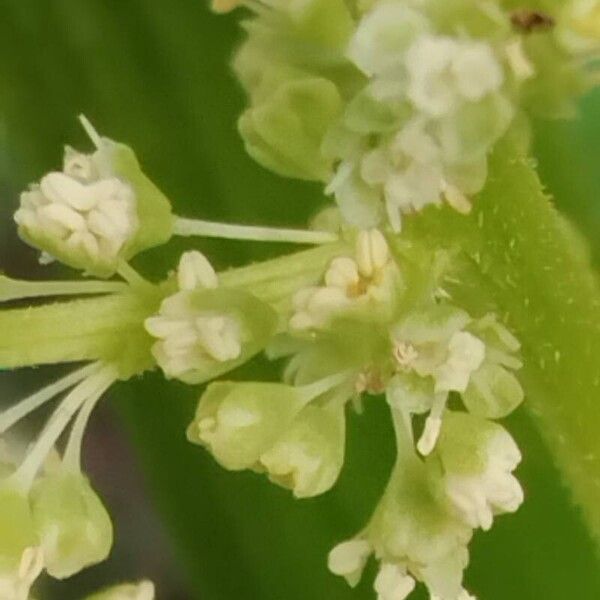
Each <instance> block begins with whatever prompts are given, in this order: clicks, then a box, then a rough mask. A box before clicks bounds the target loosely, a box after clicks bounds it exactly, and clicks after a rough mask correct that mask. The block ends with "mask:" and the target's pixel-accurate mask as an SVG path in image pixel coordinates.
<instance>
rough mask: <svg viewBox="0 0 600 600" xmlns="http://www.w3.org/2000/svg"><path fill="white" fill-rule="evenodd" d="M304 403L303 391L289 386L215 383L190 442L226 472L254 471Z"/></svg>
mask: <svg viewBox="0 0 600 600" xmlns="http://www.w3.org/2000/svg"><path fill="white" fill-rule="evenodd" d="M305 403H306V400H305V398H303V396H302V394H301V392H300V391H299V388H294V387H292V386H289V385H284V384H279V383H233V382H217V383H212V384H211V385H209V386H208V388H207V389H206V391H205V392H204V395H203V396H202V398H201V399H200V403H199V405H198V409H197V411H196V416H195V418H194V420H193V421H192V423H191V425H190V426H189V427H188V431H187V435H188V439H189V440H190V441H191V442H193V443H195V444H200V445H202V446H205V447H206V448H208V449H209V450H210V452H211V453H212V454H213V456H214V457H215V459H216V460H217V462H219V463H220V464H221V465H222V466H224V467H225V468H226V469H230V470H232V471H239V470H243V469H249V468H253V467H255V466H256V464H257V462H258V461H259V459H260V457H261V456H262V455H263V454H264V453H265V452H267V451H268V450H269V449H270V448H271V447H272V446H273V445H274V444H275V442H276V441H277V439H278V438H279V437H280V436H281V435H282V433H283V432H285V431H286V430H287V429H288V428H289V426H290V424H291V423H292V421H293V420H294V418H295V417H296V415H297V414H298V413H299V412H300V411H301V410H302V408H303V406H304V405H305Z"/></svg>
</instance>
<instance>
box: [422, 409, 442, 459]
mask: <svg viewBox="0 0 600 600" xmlns="http://www.w3.org/2000/svg"><path fill="white" fill-rule="evenodd" d="M441 429H442V419H441V417H432V416H429V417H427V419H426V421H425V429H424V430H423V433H422V434H421V437H420V438H419V442H418V443H417V450H418V451H419V452H420V453H421V454H422V455H423V456H427V455H429V454H431V452H432V451H433V449H434V448H435V445H436V443H437V440H438V438H439V437H440V431H441Z"/></svg>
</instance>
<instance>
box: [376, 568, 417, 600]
mask: <svg viewBox="0 0 600 600" xmlns="http://www.w3.org/2000/svg"><path fill="white" fill-rule="evenodd" d="M374 589H375V591H376V592H377V600H404V599H405V598H406V597H407V596H408V595H409V594H410V593H411V592H412V591H413V590H414V589H415V580H414V579H413V578H412V577H411V576H410V575H407V573H406V568H403V567H400V566H399V565H395V564H391V563H383V564H382V565H381V568H380V569H379V573H378V574H377V577H376V578H375V585H374Z"/></svg>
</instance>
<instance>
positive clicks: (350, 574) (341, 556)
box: [327, 539, 373, 587]
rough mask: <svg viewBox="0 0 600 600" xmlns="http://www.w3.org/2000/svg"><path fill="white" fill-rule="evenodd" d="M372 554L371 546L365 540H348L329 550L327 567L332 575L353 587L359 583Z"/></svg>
mask: <svg viewBox="0 0 600 600" xmlns="http://www.w3.org/2000/svg"><path fill="white" fill-rule="evenodd" d="M372 552H373V549H372V548H371V544H369V542H367V541H366V540H361V539H355V540H348V541H346V542H342V543H341V544H338V545H337V546H336V547H335V548H333V550H331V552H330V553H329V556H328V559H327V566H328V568H329V570H330V571H331V572H332V573H333V574H334V575H339V576H341V577H344V578H345V579H346V581H347V582H348V584H349V585H350V586H351V587H354V586H356V585H357V584H358V582H359V581H360V578H361V577H362V572H363V571H364V568H365V565H366V564H367V560H368V558H369V556H370V554H371V553H372Z"/></svg>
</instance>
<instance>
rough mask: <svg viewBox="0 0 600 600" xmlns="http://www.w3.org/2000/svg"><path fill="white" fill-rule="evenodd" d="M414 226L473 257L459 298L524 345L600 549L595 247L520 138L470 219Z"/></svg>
mask: <svg viewBox="0 0 600 600" xmlns="http://www.w3.org/2000/svg"><path fill="white" fill-rule="evenodd" d="M411 225H412V230H411V235H419V236H421V235H424V236H428V237H430V239H431V241H432V243H436V244H440V245H445V246H449V247H454V249H455V250H457V251H458V253H459V255H460V256H462V257H463V258H464V261H465V262H464V263H463V265H462V268H461V270H460V272H459V273H457V274H456V275H457V277H458V279H459V282H458V283H456V284H454V285H453V284H450V286H449V287H450V288H451V291H450V293H451V294H452V295H453V297H454V298H456V299H457V300H458V301H459V303H464V305H465V306H466V307H467V308H468V309H469V310H470V311H472V312H473V313H474V314H479V315H481V314H483V312H485V311H486V310H490V309H491V310H496V311H498V312H499V314H500V315H503V316H504V317H505V319H506V322H507V324H508V326H509V328H511V329H512V330H513V332H514V333H515V335H516V336H517V338H519V340H520V341H521V343H522V353H523V363H524V367H523V370H522V371H521V380H522V382H523V384H524V387H525V392H526V400H525V405H526V406H527V407H528V408H529V410H530V411H531V413H532V414H533V415H534V417H535V420H536V421H537V423H538V425H539V427H540V431H541V432H542V435H543V436H544V438H545V440H546V443H547V444H548V447H549V448H550V451H551V453H552V454H553V456H554V458H555V460H556V462H557V465H558V466H559V468H560V470H561V472H562V474H563V478H564V483H565V484H566V485H567V486H568V487H569V489H570V490H571V494H572V497H573V499H574V501H575V502H576V503H577V504H578V505H579V506H580V507H581V509H582V511H583V514H584V517H585V519H586V521H587V524H588V526H589V527H590V530H591V532H592V534H593V535H594V536H595V537H596V539H597V541H598V542H600V502H598V498H599V493H598V486H599V485H600V436H598V431H600V360H598V357H599V356H600V288H599V284H598V279H597V276H596V274H595V272H594V271H593V269H592V267H591V265H590V261H589V256H588V252H587V248H586V246H585V243H584V242H583V241H582V238H581V237H580V235H579V234H578V233H577V232H575V230H574V229H573V227H572V225H571V224H570V223H568V222H567V221H566V220H565V218H564V217H563V216H561V215H560V214H559V213H558V212H557V211H556V209H555V208H554V206H553V205H552V203H551V201H550V199H549V198H548V196H547V195H546V194H545V193H544V192H543V189H542V185H541V183H540V181H539V179H538V176H537V174H536V173H535V170H534V168H533V164H532V162H531V161H529V160H527V159H525V158H523V157H522V156H521V154H520V150H519V149H518V148H515V144H514V142H511V140H510V139H509V140H505V142H504V143H503V144H501V145H500V146H499V147H498V148H497V150H496V152H495V153H494V156H493V157H492V160H491V165H490V176H489V180H488V184H487V185H486V188H485V189H484V190H483V192H482V193H481V194H480V195H479V197H478V198H477V199H476V200H475V206H474V210H473V211H472V213H471V215H470V216H469V217H468V218H461V217H460V216H458V215H454V214H451V212H450V210H449V209H446V210H442V211H429V212H428V214H427V215H426V216H424V218H423V219H413V221H412V223H411Z"/></svg>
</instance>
